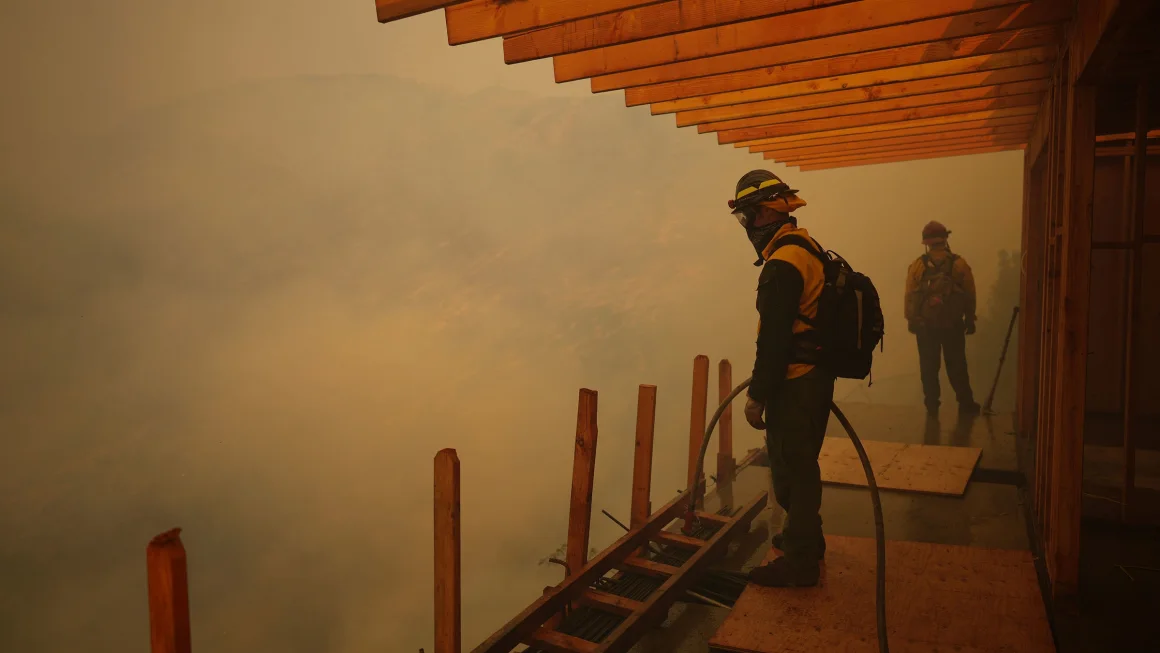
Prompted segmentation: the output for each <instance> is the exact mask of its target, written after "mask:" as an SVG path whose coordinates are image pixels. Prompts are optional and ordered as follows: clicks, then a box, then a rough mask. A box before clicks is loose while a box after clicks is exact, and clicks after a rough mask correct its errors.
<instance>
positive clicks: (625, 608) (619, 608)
mask: <svg viewBox="0 0 1160 653" xmlns="http://www.w3.org/2000/svg"><path fill="white" fill-rule="evenodd" d="M577 602H578V603H582V604H584V605H588V606H592V607H594V608H599V609H601V610H605V611H607V612H612V613H615V614H619V615H629V614H632V613H633V612H635V611H636V610H639V609H640V607H641V602H640V601H634V600H632V599H629V598H625V597H623V596H618V595H616V594H609V593H607V592H601V591H600V590H594V589H586V590H584V592H583V593H582V594H580V598H579V599H578V600H577Z"/></svg>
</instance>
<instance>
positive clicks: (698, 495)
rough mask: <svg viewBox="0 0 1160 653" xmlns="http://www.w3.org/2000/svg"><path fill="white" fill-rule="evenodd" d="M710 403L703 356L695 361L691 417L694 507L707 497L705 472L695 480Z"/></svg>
mask: <svg viewBox="0 0 1160 653" xmlns="http://www.w3.org/2000/svg"><path fill="white" fill-rule="evenodd" d="M708 402H709V357H708V356H705V355H703V354H701V355H698V356H697V357H696V358H694V359H693V397H692V401H691V402H690V405H691V407H692V408H691V411H690V415H689V473H688V486H687V487H689V488H696V490H695V492H694V494H695V499H694V505H696V506H700V503H701V500H702V499H703V498H704V495H705V476H704V470H702V472H701V478H693V476H694V475H695V474H696V473H697V459H698V457H699V456H700V453H701V441H702V440H703V439H704V437H705V427H706V426H708V424H707V417H706V414H705V413H706V410H707V404H708Z"/></svg>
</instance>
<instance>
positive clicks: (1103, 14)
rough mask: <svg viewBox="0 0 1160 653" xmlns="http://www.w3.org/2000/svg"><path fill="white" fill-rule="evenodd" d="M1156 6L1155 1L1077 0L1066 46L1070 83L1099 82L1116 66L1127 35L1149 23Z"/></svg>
mask: <svg viewBox="0 0 1160 653" xmlns="http://www.w3.org/2000/svg"><path fill="white" fill-rule="evenodd" d="M1153 4H1155V2H1154V0H1078V2H1077V3H1076V9H1075V19H1074V20H1073V21H1072V33H1071V35H1070V37H1069V39H1068V45H1067V49H1068V52H1069V57H1068V64H1069V65H1068V71H1067V72H1068V80H1069V81H1070V82H1071V83H1072V84H1076V83H1083V84H1093V83H1097V82H1098V81H1099V80H1100V79H1101V77H1102V76H1103V75H1104V74H1105V73H1107V72H1109V68H1114V67H1116V64H1117V62H1118V60H1119V57H1120V51H1121V49H1122V47H1123V45H1124V43H1125V42H1127V41H1128V38H1127V36H1128V33H1129V32H1131V31H1132V30H1134V29H1136V28H1137V27H1138V26H1139V25H1140V24H1141V23H1143V22H1146V21H1147V19H1148V11H1149V10H1151V8H1152V5H1153ZM1129 56H1131V55H1129Z"/></svg>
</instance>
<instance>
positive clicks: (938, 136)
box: [749, 118, 1030, 154]
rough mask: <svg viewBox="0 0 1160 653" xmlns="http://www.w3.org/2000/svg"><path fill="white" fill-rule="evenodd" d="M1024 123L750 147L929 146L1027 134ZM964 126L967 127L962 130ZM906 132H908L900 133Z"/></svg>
mask: <svg viewBox="0 0 1160 653" xmlns="http://www.w3.org/2000/svg"><path fill="white" fill-rule="evenodd" d="M1020 120H1022V123H1015V124H1007V125H1002V124H1001V125H994V126H982V125H979V124H975V123H956V124H955V125H954V126H953V127H954V128H953V129H950V128H947V127H950V126H941V125H940V126H933V127H919V128H915V129H909V130H895V131H889V132H878V133H876V134H851V135H848V136H838V137H834V138H824V139H816V140H810V141H799V142H797V143H784V144H781V143H773V144H765V145H750V146H749V151H750V152H751V153H754V154H757V153H761V152H774V153H777V154H794V153H803V154H804V153H811V152H824V151H835V150H836V151H841V150H842V149H843V148H845V147H853V146H861V145H864V146H874V145H883V144H891V143H897V144H900V145H901V144H906V143H926V142H929V141H930V140H932V139H935V140H937V141H941V140H943V139H952V138H970V137H974V136H997V135H1000V134H1026V133H1027V132H1028V130H1029V128H1030V124H1029V123H1028V122H1027V118H1021V119H1020ZM963 125H967V126H966V127H963ZM901 132H905V133H901Z"/></svg>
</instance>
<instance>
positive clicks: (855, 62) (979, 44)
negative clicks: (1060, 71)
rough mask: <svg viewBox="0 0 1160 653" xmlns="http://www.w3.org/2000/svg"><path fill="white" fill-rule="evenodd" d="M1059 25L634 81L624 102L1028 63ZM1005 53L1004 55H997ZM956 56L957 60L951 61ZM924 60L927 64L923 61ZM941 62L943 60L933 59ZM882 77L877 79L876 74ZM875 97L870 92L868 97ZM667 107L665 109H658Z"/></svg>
mask: <svg viewBox="0 0 1160 653" xmlns="http://www.w3.org/2000/svg"><path fill="white" fill-rule="evenodd" d="M1058 34H1059V28H1057V27H1036V28H1031V29H1026V30H1020V31H1018V32H1012V33H1009V34H1007V33H1005V34H1002V35H996V37H1000V36H1002V37H1005V38H991V37H989V36H977V37H972V38H969V39H962V40H956V41H952V42H951V43H950V44H949V45H948V46H947V47H945V48H943V47H932V46H931V45H929V44H921V45H912V46H909V47H906V48H899V49H897V50H885V51H879V52H867V53H863V54H852V55H845V56H841V57H833V58H829V59H818V60H815V61H805V62H802V63H795V64H786V65H781V66H767V67H765V68H757V69H754V70H744V71H741V72H736V73H727V74H724V75H714V76H712V77H698V78H696V79H686V80H681V81H678V82H668V83H665V84H656V85H654V86H638V87H635V88H629V89H625V91H624V103H625V104H626V105H628V106H630V107H631V106H638V105H642V104H650V103H652V104H658V103H664V102H670V101H674V100H680V99H690V98H699V97H703V96H715V95H722V94H731V95H726V96H725V98H724V99H721V100H718V99H714V100H709V101H703V102H696V101H692V100H690V101H689V102H684V103H682V105H681V107H680V108H681V109H685V110H688V109H692V108H698V107H700V106H724V105H729V104H741V103H744V102H753V101H755V100H766V99H772V98H779V97H793V96H795V95H804V94H807V93H817V92H819V91H828V90H841V89H844V88H857V87H863V86H872V85H874V84H885V83H888V82H898V81H911V80H915V79H922V78H927V77H942V76H946V75H956V74H962V73H968V72H978V71H983V70H999V69H1002V68H1008V67H1011V66H1014V65H1029V64H1038V63H1044V62H1045V61H1050V60H1051V58H1052V56H1053V53H1054V46H1053V45H1052V44H1053V43H1055V42H1056V41H1057V40H1058ZM1036 48H1046V49H1043V50H1039V51H1037V52H1036V53H1026V52H1024V53H1023V54H1016V53H1019V52H1022V51H1024V50H1034V49H1036ZM999 55H1006V56H999ZM955 62H957V63H955ZM924 64H925V66H924ZM933 64H942V65H937V66H936V65H933ZM872 72H877V74H876V75H873V76H869V78H870V79H873V80H876V81H872V82H869V83H867V82H865V81H861V80H862V79H863V78H865V77H866V75H865V74H867V73H872ZM857 73H863V78H858V79H855V80H853V82H852V83H849V84H847V85H845V86H843V85H840V84H832V83H831V84H825V83H823V85H822V86H820V87H814V86H811V85H809V84H806V83H805V82H809V81H811V80H828V79H829V78H832V77H837V76H843V75H854V74H857ZM879 77H880V78H881V79H880V80H878V78H879ZM794 82H798V84H797V86H795V87H794V88H795V89H797V90H796V91H794V92H791V93H789V94H783V93H780V92H779V93H776V94H770V93H765V94H755V93H748V94H739V92H740V91H745V90H752V89H759V88H765V87H770V86H775V87H780V86H783V85H787V84H791V83H794ZM871 99H873V98H871ZM657 112H667V111H657Z"/></svg>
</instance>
